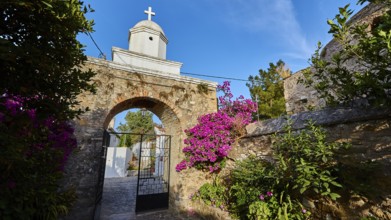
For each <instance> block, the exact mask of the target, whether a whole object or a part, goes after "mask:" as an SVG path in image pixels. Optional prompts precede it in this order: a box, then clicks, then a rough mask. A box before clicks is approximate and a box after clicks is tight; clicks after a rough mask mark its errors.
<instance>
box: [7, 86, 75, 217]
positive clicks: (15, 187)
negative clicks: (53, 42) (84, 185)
mask: <svg viewBox="0 0 391 220" xmlns="http://www.w3.org/2000/svg"><path fill="white" fill-rule="evenodd" d="M38 99H40V98H39V97H22V96H14V95H10V94H3V95H2V96H0V146H1V154H0V167H1V168H0V204H2V205H1V206H0V215H3V217H5V218H6V219H25V218H27V217H26V216H29V218H32V219H46V218H48V219H49V218H55V217H56V216H57V215H58V214H65V213H66V211H67V208H69V207H70V205H71V203H72V201H73V200H74V194H73V193H72V192H71V191H61V190H58V186H59V185H58V181H59V180H60V179H61V177H62V171H63V169H64V166H65V162H66V160H67V159H68V157H69V155H70V154H71V152H72V150H73V149H74V148H75V147H76V139H75V138H74V136H73V129H72V127H71V126H70V125H69V124H68V123H66V122H63V121H59V120H57V119H55V118H54V117H52V116H47V114H45V113H44V112H43V111H44V110H43V109H39V108H34V107H32V106H33V104H32V103H34V102H36V101H37V100H38ZM47 210H54V211H55V212H56V214H53V216H51V215H49V214H48V213H47ZM23 216H24V217H23Z"/></svg>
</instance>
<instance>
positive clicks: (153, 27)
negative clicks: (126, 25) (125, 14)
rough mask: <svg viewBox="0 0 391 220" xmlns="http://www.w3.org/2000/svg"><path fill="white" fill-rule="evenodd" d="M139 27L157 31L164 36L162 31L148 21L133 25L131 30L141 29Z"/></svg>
mask: <svg viewBox="0 0 391 220" xmlns="http://www.w3.org/2000/svg"><path fill="white" fill-rule="evenodd" d="M141 27H146V28H149V29H152V30H155V31H159V32H161V33H162V34H163V35H165V34H164V32H163V29H162V28H161V27H160V26H159V25H158V24H156V23H155V22H153V21H149V20H143V21H140V22H138V23H137V24H136V25H134V27H133V28H132V29H136V28H141Z"/></svg>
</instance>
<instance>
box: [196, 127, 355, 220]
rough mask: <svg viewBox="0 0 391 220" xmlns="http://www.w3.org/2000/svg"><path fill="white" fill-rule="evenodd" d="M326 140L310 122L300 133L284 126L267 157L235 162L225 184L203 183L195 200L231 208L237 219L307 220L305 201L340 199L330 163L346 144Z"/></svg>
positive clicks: (336, 181)
mask: <svg viewBox="0 0 391 220" xmlns="http://www.w3.org/2000/svg"><path fill="white" fill-rule="evenodd" d="M326 137H327V136H326V132H325V130H324V129H322V128H321V127H319V126H315V125H314V124H313V123H312V122H309V123H308V128H307V129H306V130H303V131H300V132H294V131H293V129H292V126H291V125H290V124H289V123H288V125H287V126H286V128H285V130H284V133H283V134H279V135H275V136H274V143H273V151H274V153H273V155H272V156H271V157H269V158H260V157H255V156H250V157H248V158H247V159H245V160H243V161H239V162H237V164H236V167H235V168H234V169H233V170H232V171H231V173H230V176H229V178H228V179H227V180H226V181H224V182H222V183H219V186H218V185H211V184H205V185H204V186H202V187H201V189H200V190H199V196H198V197H199V198H201V199H202V200H203V201H204V202H205V203H206V204H208V205H216V201H218V202H219V204H224V203H225V204H229V205H228V207H227V208H228V211H229V212H230V213H231V214H232V216H233V217H235V218H238V219H257V220H258V219H308V218H309V216H310V215H311V213H310V212H309V211H308V210H306V208H305V207H303V205H302V204H301V201H302V199H303V198H305V197H309V198H316V199H320V198H325V197H328V198H330V199H332V200H336V199H337V198H339V197H340V195H338V194H337V193H335V192H334V190H335V189H336V188H340V187H342V185H341V184H339V183H338V180H337V177H336V167H337V163H336V161H335V159H334V158H335V156H336V155H335V154H336V152H337V151H338V150H339V149H341V148H343V147H347V146H348V145H347V144H346V143H336V142H328V141H327V140H326ZM225 188H228V189H229V191H228V193H227V192H226V191H225V190H224V189H225ZM212 200H213V202H212Z"/></svg>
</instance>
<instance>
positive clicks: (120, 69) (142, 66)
mask: <svg viewBox="0 0 391 220" xmlns="http://www.w3.org/2000/svg"><path fill="white" fill-rule="evenodd" d="M146 13H148V14H149V16H148V20H144V21H141V22H139V23H137V24H136V25H135V26H134V27H133V28H132V29H130V31H129V50H124V49H120V48H114V47H113V49H112V53H113V61H106V60H102V59H96V58H89V59H88V62H87V63H86V64H85V66H84V68H90V69H92V70H93V71H94V72H96V73H97V75H96V76H95V77H94V79H93V81H94V82H95V83H96V85H97V87H96V88H97V91H96V94H88V93H84V94H81V95H80V96H79V100H80V102H81V103H80V106H81V107H88V108H89V109H90V110H89V111H88V112H86V113H84V114H83V115H81V116H80V118H79V119H77V120H75V121H74V127H75V134H76V137H77V141H78V150H76V153H75V154H74V155H73V156H72V157H71V158H70V160H69V163H68V165H67V168H66V178H65V181H64V185H65V186H67V187H69V186H73V187H75V189H76V194H77V201H76V204H75V205H74V207H73V209H72V210H71V213H70V214H69V215H68V217H67V219H92V218H93V216H94V210H95V208H96V206H97V203H98V202H99V192H100V190H101V187H102V186H101V185H100V184H99V183H100V177H102V176H100V173H101V170H102V166H103V169H104V164H105V161H104V160H103V159H102V146H104V144H103V138H102V136H103V133H104V130H105V129H107V127H108V125H109V122H110V121H111V120H112V118H113V117H114V116H115V115H116V114H117V113H119V112H121V111H124V110H127V109H130V108H145V109H147V110H149V111H151V112H153V113H154V114H155V115H157V116H158V117H159V118H160V120H161V121H162V123H163V126H164V127H165V130H166V134H168V135H170V136H171V149H170V152H171V163H170V168H169V169H170V187H169V188H170V204H172V205H173V206H175V204H177V203H178V201H179V200H181V198H184V196H185V195H182V194H183V193H182V194H181V192H183V184H182V183H181V182H183V180H181V179H180V178H179V174H177V173H176V172H175V165H176V164H177V163H178V162H179V161H180V160H181V159H182V158H181V157H182V155H181V154H180V153H181V149H182V148H183V144H182V143H183V140H184V138H185V137H186V135H185V133H184V131H183V130H184V129H186V128H189V127H191V126H194V125H195V123H196V122H197V118H198V116H200V115H202V114H205V113H209V112H213V111H216V107H217V105H216V83H214V82H209V81H204V80H200V79H195V78H190V77H185V76H181V75H180V67H181V65H182V64H181V63H178V62H174V61H168V60H166V44H167V38H166V37H165V34H164V32H163V30H162V29H161V27H160V26H159V25H158V24H156V23H155V22H153V21H152V20H151V16H150V15H154V13H152V11H151V10H150V9H149V10H148V11H146ZM179 189H181V190H179Z"/></svg>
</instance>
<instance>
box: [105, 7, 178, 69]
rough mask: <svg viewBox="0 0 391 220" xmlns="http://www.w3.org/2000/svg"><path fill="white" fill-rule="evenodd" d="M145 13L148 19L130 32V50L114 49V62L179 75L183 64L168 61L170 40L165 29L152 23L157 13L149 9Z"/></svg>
mask: <svg viewBox="0 0 391 220" xmlns="http://www.w3.org/2000/svg"><path fill="white" fill-rule="evenodd" d="M144 13H145V14H147V15H148V19H147V20H142V21H140V22H138V23H137V24H136V25H134V27H133V28H131V29H130V30H129V38H128V41H129V49H128V50H124V49H120V48H116V47H113V49H112V53H113V61H114V62H115V63H120V64H124V65H127V66H132V67H134V68H142V69H143V70H149V71H154V72H159V73H163V74H170V75H171V74H175V75H179V74H180V68H181V66H182V63H179V62H175V61H169V60H166V49H167V43H168V40H167V38H166V36H165V34H164V31H163V29H162V28H161V27H160V26H159V25H158V24H156V23H155V22H153V21H152V16H154V15H155V12H153V11H152V8H151V7H148V10H146V11H144Z"/></svg>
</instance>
